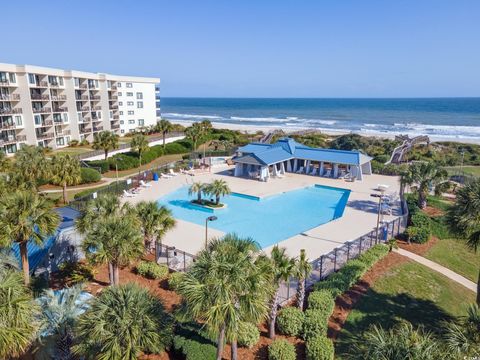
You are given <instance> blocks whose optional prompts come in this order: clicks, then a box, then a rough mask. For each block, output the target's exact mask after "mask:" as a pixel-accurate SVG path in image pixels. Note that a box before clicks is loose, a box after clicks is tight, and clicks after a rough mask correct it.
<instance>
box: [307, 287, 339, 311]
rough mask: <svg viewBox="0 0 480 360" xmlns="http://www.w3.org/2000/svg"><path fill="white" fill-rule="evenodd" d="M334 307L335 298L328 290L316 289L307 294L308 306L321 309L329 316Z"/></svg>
mask: <svg viewBox="0 0 480 360" xmlns="http://www.w3.org/2000/svg"><path fill="white" fill-rule="evenodd" d="M334 307H335V300H334V299H333V296H332V293H331V292H330V291H328V290H317V291H313V292H312V293H310V295H309V296H308V308H309V309H315V310H320V311H323V312H324V313H325V314H326V315H328V316H330V315H331V314H332V312H333V308H334Z"/></svg>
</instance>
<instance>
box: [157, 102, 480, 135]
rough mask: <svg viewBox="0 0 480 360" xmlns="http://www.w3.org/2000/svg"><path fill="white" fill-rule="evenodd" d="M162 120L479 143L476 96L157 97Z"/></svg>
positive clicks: (479, 131)
mask: <svg viewBox="0 0 480 360" xmlns="http://www.w3.org/2000/svg"><path fill="white" fill-rule="evenodd" d="M161 114H162V117H163V118H166V119H169V120H172V121H175V122H180V123H181V122H182V121H185V122H191V121H200V120H203V119H208V120H210V121H211V122H212V123H222V124H235V125H251V126H256V127H259V128H266V127H269V128H270V127H271V128H281V129H284V130H289V129H291V130H295V129H300V128H307V129H318V130H323V131H326V132H341V133H349V132H355V133H360V134H364V135H369V134H371V135H374V134H376V135H378V134H380V135H382V134H384V135H396V134H408V135H411V136H414V135H420V134H423V135H429V136H430V137H432V138H433V139H436V138H437V139H443V140H449V139H451V140H456V141H461V140H470V141H478V140H479V139H480V98H428V99H427V98H423V99H418V98H417V99H278V98H276V99H273V98H252V99H248V98H173V97H171V98H169V97H165V98H164V97H162V98H161Z"/></svg>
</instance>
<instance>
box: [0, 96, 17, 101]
mask: <svg viewBox="0 0 480 360" xmlns="http://www.w3.org/2000/svg"><path fill="white" fill-rule="evenodd" d="M2 100H5V101H19V100H20V94H0V101H2Z"/></svg>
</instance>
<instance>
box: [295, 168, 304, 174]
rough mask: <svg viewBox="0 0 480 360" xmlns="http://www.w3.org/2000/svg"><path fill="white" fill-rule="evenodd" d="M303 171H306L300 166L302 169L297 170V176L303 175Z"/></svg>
mask: <svg viewBox="0 0 480 360" xmlns="http://www.w3.org/2000/svg"><path fill="white" fill-rule="evenodd" d="M303 169H304V168H303V166H300V169H298V170H297V174H301V173H303Z"/></svg>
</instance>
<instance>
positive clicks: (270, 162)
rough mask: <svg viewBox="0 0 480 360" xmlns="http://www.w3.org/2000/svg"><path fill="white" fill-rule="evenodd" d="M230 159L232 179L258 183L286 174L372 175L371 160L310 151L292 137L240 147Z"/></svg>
mask: <svg viewBox="0 0 480 360" xmlns="http://www.w3.org/2000/svg"><path fill="white" fill-rule="evenodd" d="M232 160H233V162H234V163H235V171H234V175H235V176H241V177H248V178H252V179H258V180H261V181H268V179H269V178H270V177H279V178H281V177H283V176H284V174H285V172H292V173H297V174H307V175H312V176H322V177H327V178H345V179H351V180H362V178H363V176H364V175H371V174H372V166H371V161H372V158H371V157H370V156H367V155H365V154H362V153H361V152H360V151H344V150H333V149H321V148H312V147H309V146H305V145H303V144H300V143H298V142H296V141H295V140H293V139H291V138H282V139H280V140H278V141H277V142H276V143H274V144H263V143H251V144H248V145H245V146H242V147H240V148H239V149H238V150H237V153H236V155H235V156H234V157H233V159H232Z"/></svg>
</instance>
